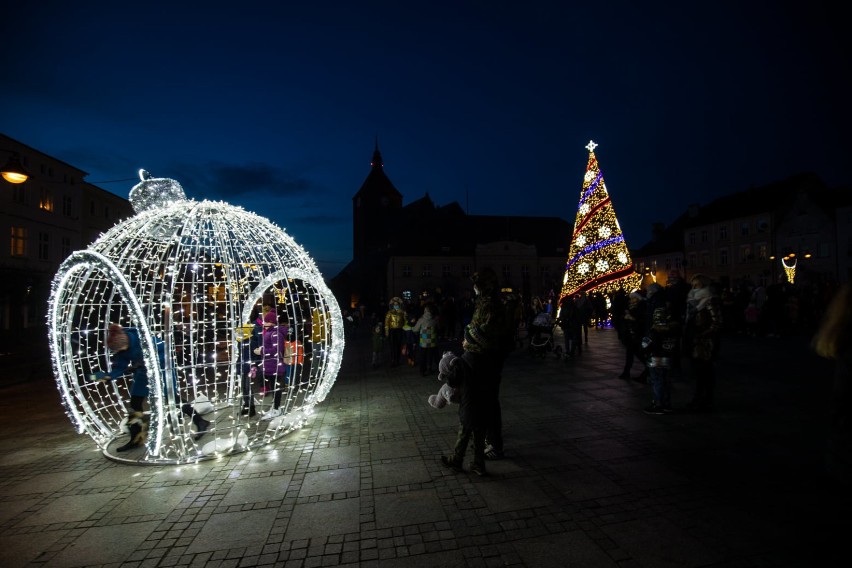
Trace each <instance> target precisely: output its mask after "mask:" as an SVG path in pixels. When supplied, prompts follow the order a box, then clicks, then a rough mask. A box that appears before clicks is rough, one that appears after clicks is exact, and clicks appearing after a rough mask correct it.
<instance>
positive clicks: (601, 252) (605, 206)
mask: <svg viewBox="0 0 852 568" xmlns="http://www.w3.org/2000/svg"><path fill="white" fill-rule="evenodd" d="M596 147H597V144H595V143H594V142H592V141H591V140H590V141H589V144H588V145H587V146H586V149H588V150H589V163H588V164H587V165H586V175H585V177H584V178H583V190H582V191H581V193H580V203H579V205H578V206H577V217H576V220H575V221H574V233H573V235H572V236H571V246H570V249H569V251H568V263H567V264H566V265H565V277H564V278H563V279H562V293H561V294H560V300H561V299H562V298H564V297H565V296H570V295H572V294H576V293H578V292H599V293H601V294H604V295H609V294H611V293H612V292H614V291H616V290H618V289H622V290H625V291H627V292H631V291H632V290H635V289H637V288H638V287H639V284H640V282H641V279H642V277H641V276H640V275H639V274H638V273H637V272H636V271H635V270H634V267H633V260H632V259H631V258H630V251H629V250H627V243H626V242H625V241H624V233H622V232H621V227H620V226H619V224H618V219H617V218H616V216H615V209H614V208H613V206H612V199H611V198H610V196H609V192H608V191H607V189H606V184H605V183H604V178H603V174H602V173H601V170H600V167H599V166H598V160H597V158H596V157H595V148H596Z"/></svg>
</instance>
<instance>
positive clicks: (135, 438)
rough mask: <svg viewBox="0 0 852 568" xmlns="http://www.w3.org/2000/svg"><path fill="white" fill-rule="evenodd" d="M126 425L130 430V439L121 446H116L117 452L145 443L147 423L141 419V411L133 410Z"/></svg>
mask: <svg viewBox="0 0 852 568" xmlns="http://www.w3.org/2000/svg"><path fill="white" fill-rule="evenodd" d="M127 427H128V429H129V430H130V440H128V441H127V443H126V444H124V445H123V446H119V447H117V448H116V449H115V451H117V452H126V451H127V450H132V449H133V448H136V447H139V446H141V445H142V444H144V443H145V440H146V439H147V437H148V428H147V424H146V423H145V422H144V421H143V420H142V413H141V412H134V413H133V414H131V415H130V420H129V421H128V422H127Z"/></svg>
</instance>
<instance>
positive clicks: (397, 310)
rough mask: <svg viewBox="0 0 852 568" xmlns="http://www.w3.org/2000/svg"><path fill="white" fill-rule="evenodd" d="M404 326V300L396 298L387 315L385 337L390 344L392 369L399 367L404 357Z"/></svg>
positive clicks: (389, 306)
mask: <svg viewBox="0 0 852 568" xmlns="http://www.w3.org/2000/svg"><path fill="white" fill-rule="evenodd" d="M403 324H405V310H403V309H402V298H400V297H398V296H394V297H393V298H391V301H390V303H389V304H388V312H387V313H386V314H385V337H386V338H387V339H388V343H389V344H390V351H391V366H392V367H396V366H397V365H399V358H400V357H401V356H402V339H403V334H402V326H403Z"/></svg>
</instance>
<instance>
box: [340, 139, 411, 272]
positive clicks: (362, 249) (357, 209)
mask: <svg viewBox="0 0 852 568" xmlns="http://www.w3.org/2000/svg"><path fill="white" fill-rule="evenodd" d="M401 210H402V194H401V193H400V192H399V191H397V189H396V188H395V187H394V186H393V183H391V180H390V179H388V176H386V175H385V171H384V163H383V162H382V154H381V152H379V141H378V138H377V139H376V149H375V151H374V152H373V161H372V162H371V163H370V173H369V174H368V175H367V179H365V180H364V184H363V185H362V186H361V189H359V190H358V193H356V194H355V197H353V198H352V229H353V235H352V257H353V259H358V258H363V257H365V256H367V255H369V254H370V253H374V252H377V251H386V250H387V248H388V246H389V244H390V241H389V236H390V235H389V234H388V232H389V231H388V228H389V226H390V221H391V220H392V219H393V217H394V215H396V214H398V213H399V211H401Z"/></svg>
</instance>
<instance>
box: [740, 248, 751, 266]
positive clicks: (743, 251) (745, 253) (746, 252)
mask: <svg viewBox="0 0 852 568" xmlns="http://www.w3.org/2000/svg"><path fill="white" fill-rule="evenodd" d="M753 258H754V257H753V256H752V254H751V245H743V246H741V247H740V262H745V261H747V260H751V259H753Z"/></svg>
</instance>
